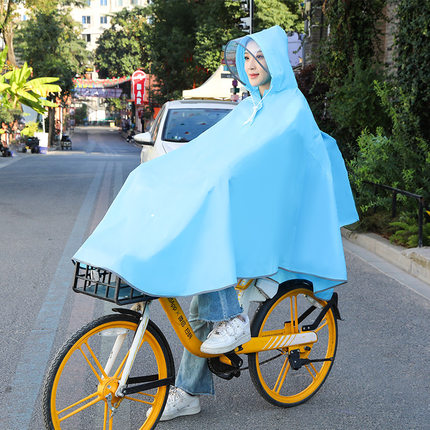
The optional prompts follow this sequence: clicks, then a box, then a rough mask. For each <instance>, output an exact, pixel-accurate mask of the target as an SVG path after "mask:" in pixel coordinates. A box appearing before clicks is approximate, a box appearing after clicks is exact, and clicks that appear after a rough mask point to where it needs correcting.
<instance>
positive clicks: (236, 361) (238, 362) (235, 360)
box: [224, 351, 243, 369]
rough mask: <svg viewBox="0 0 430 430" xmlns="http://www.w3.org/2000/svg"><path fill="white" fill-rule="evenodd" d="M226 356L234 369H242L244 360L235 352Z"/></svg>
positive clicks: (227, 353)
mask: <svg viewBox="0 0 430 430" xmlns="http://www.w3.org/2000/svg"><path fill="white" fill-rule="evenodd" d="M224 355H225V356H226V357H227V358H228V359H229V360H230V361H231V364H232V367H234V368H236V369H240V368H241V367H242V364H243V360H242V359H241V358H240V357H239V356H238V355H237V354H236V353H235V352H234V351H230V352H226V353H225V354H224Z"/></svg>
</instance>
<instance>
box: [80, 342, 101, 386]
mask: <svg viewBox="0 0 430 430" xmlns="http://www.w3.org/2000/svg"><path fill="white" fill-rule="evenodd" d="M78 349H79V351H80V352H81V354H82V355H83V357H84V359H85V361H86V362H87V363H88V366H90V369H91V370H92V371H93V373H94V375H95V377H96V378H97V380H98V381H99V382H101V381H102V378H101V377H100V375H99V374H98V373H97V371H96V369H95V368H94V366H93V364H92V363H91V361H90V360H89V359H88V357H87V355H86V354H85V352H84V350H83V349H82V346H79V347H78Z"/></svg>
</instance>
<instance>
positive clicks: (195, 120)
mask: <svg viewBox="0 0 430 430" xmlns="http://www.w3.org/2000/svg"><path fill="white" fill-rule="evenodd" d="M230 111H231V109H213V108H190V109H170V110H169V111H168V112H167V118H166V121H165V123H164V128H163V134H162V136H161V138H162V140H164V141H168V142H189V141H190V140H193V139H195V138H196V137H197V136H199V135H200V134H202V133H203V132H204V131H206V130H207V129H208V128H209V127H212V126H213V125H214V124H215V123H217V122H218V121H219V120H220V119H222V118H224V117H225V116H226V115H227V114H228V113H229V112H230Z"/></svg>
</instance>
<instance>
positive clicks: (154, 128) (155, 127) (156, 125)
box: [151, 107, 165, 142]
mask: <svg viewBox="0 0 430 430" xmlns="http://www.w3.org/2000/svg"><path fill="white" fill-rule="evenodd" d="M164 110H165V108H164V107H163V108H162V109H161V110H160V112H158V115H157V118H156V119H155V122H154V125H153V126H152V128H151V136H152V141H153V142H155V141H156V140H157V135H158V131H159V130H160V123H161V118H162V116H163V113H164Z"/></svg>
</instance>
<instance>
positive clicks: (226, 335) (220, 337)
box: [200, 315, 251, 354]
mask: <svg viewBox="0 0 430 430" xmlns="http://www.w3.org/2000/svg"><path fill="white" fill-rule="evenodd" d="M242 318H243V319H242ZM249 340H251V329H250V327H249V318H248V315H243V316H237V317H234V318H232V319H231V320H229V321H221V322H217V323H215V324H214V328H213V330H212V331H211V332H210V333H209V335H208V337H207V339H206V340H205V341H204V342H203V343H202V346H201V347H200V351H202V352H204V353H206V354H222V353H224V352H229V351H232V350H233V349H235V348H236V347H238V346H239V345H242V344H243V343H246V342H248V341H249Z"/></svg>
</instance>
